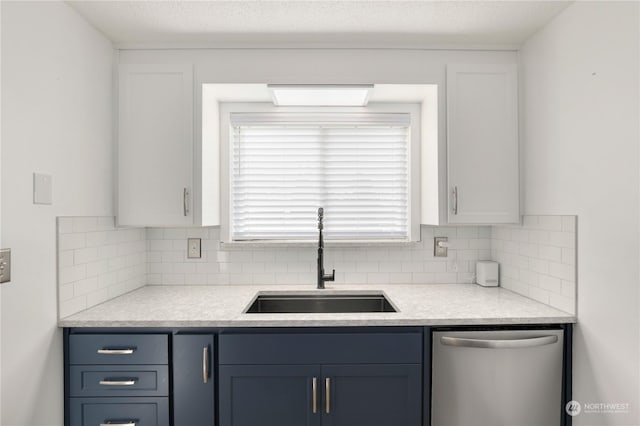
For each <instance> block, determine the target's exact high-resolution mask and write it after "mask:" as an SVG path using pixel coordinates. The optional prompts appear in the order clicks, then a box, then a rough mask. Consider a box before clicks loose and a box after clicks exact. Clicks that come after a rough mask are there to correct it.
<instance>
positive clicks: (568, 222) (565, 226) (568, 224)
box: [562, 216, 576, 233]
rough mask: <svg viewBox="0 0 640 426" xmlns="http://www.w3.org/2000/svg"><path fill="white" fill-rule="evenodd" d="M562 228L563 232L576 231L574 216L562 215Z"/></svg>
mask: <svg viewBox="0 0 640 426" xmlns="http://www.w3.org/2000/svg"><path fill="white" fill-rule="evenodd" d="M562 230H563V231H565V232H573V233H575V232H576V217H575V216H562Z"/></svg>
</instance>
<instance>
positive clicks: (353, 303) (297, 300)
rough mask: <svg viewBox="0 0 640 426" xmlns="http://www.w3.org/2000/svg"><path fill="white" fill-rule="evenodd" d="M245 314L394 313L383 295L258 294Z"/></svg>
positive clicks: (394, 310) (393, 309)
mask: <svg viewBox="0 0 640 426" xmlns="http://www.w3.org/2000/svg"><path fill="white" fill-rule="evenodd" d="M245 312H246V313H248V314H293V313H349V312H360V313H367V312H396V309H395V308H394V307H393V305H392V304H391V302H389V299H387V297H386V296H385V295H384V294H382V293H376V294H362V293H360V294H359V293H340V294H335V293H332V294H294V293H279V294H259V295H258V296H257V297H256V299H255V300H254V301H253V303H252V304H251V305H250V306H249V308H247V310H246V311H245Z"/></svg>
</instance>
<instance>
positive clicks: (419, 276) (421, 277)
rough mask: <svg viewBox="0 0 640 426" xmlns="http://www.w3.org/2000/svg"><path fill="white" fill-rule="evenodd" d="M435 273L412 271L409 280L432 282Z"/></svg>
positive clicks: (415, 282)
mask: <svg viewBox="0 0 640 426" xmlns="http://www.w3.org/2000/svg"><path fill="white" fill-rule="evenodd" d="M434 280H435V274H434V273H432V272H413V273H412V274H411V282H412V283H413V284H429V283H432V282H434Z"/></svg>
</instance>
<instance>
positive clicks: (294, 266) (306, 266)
mask: <svg viewBox="0 0 640 426" xmlns="http://www.w3.org/2000/svg"><path fill="white" fill-rule="evenodd" d="M287 271H288V272H297V273H302V272H310V271H311V264H310V263H308V262H289V263H287Z"/></svg>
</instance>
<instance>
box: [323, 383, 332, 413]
mask: <svg viewBox="0 0 640 426" xmlns="http://www.w3.org/2000/svg"><path fill="white" fill-rule="evenodd" d="M324 394H325V401H324V404H325V405H324V412H325V413H327V414H329V413H331V379H330V378H329V377H327V378H325V379H324Z"/></svg>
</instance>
